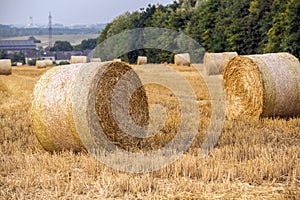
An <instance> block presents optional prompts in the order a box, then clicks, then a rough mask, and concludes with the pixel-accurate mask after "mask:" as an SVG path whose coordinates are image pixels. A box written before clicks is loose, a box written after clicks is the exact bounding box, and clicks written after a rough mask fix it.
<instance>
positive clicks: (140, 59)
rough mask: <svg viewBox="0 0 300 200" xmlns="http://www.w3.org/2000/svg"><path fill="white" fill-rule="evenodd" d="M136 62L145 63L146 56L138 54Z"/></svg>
mask: <svg viewBox="0 0 300 200" xmlns="http://www.w3.org/2000/svg"><path fill="white" fill-rule="evenodd" d="M137 64H138V65H144V64H147V57H146V56H138V58H137Z"/></svg>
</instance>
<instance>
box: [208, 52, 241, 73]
mask: <svg viewBox="0 0 300 200" xmlns="http://www.w3.org/2000/svg"><path fill="white" fill-rule="evenodd" d="M237 55H238V54H237V52H224V53H205V55H204V72H205V74H206V75H207V76H209V75H219V74H222V73H223V71H224V68H225V66H226V65H227V63H228V62H229V61H230V60H231V59H232V58H234V57H236V56H237Z"/></svg>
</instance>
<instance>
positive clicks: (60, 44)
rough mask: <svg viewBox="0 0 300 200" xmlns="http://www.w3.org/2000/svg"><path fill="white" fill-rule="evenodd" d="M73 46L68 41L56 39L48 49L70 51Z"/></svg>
mask: <svg viewBox="0 0 300 200" xmlns="http://www.w3.org/2000/svg"><path fill="white" fill-rule="evenodd" d="M72 50H73V47H72V45H71V44H70V42H68V41H56V42H55V43H54V45H53V47H52V48H51V49H50V51H72Z"/></svg>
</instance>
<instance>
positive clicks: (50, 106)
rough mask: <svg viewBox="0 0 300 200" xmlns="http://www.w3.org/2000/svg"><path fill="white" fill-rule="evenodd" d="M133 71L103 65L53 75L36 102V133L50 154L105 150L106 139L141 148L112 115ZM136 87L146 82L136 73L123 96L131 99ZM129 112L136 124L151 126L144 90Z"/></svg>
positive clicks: (43, 81) (39, 87)
mask: <svg viewBox="0 0 300 200" xmlns="http://www.w3.org/2000/svg"><path fill="white" fill-rule="evenodd" d="M129 70H132V68H131V67H130V66H128V65H126V64H125V63H122V62H103V63H87V64H76V65H72V66H71V65H66V66H60V67H56V68H53V69H51V70H49V71H47V72H46V73H45V74H44V75H43V76H42V77H41V78H40V80H39V81H38V82H37V84H36V86H35V89H34V99H33V102H32V125H33V130H34V133H35V135H36V137H37V138H38V140H39V141H40V143H41V144H42V146H43V147H44V148H45V149H46V150H48V151H55V150H58V151H59V150H73V151H76V152H77V151H81V150H83V149H84V148H85V147H86V148H89V147H93V146H94V144H95V142H96V143H97V145H100V146H101V145H105V144H104V143H103V142H102V141H103V140H104V139H103V138H106V137H107V138H108V139H109V140H110V141H111V142H112V143H114V144H116V145H120V146H122V145H123V146H122V147H124V148H126V147H127V146H130V145H131V144H132V145H133V146H135V145H137V144H138V143H139V139H136V140H135V137H131V136H130V135H128V134H125V133H124V132H123V131H122V130H121V129H120V128H119V126H118V125H117V122H116V121H115V120H114V118H113V112H112V110H111V109H112V108H111V98H112V95H113V92H114V88H115V85H116V84H117V82H118V80H119V79H120V78H121V77H122V76H123V75H124V74H125V73H126V72H128V71H129ZM136 85H138V86H139V85H141V83H140V79H139V77H138V76H137V75H136V74H133V77H131V78H130V80H126V83H125V84H124V86H122V87H124V90H122V91H124V92H125V94H126V91H127V89H128V88H130V87H134V86H136ZM126 113H127V112H126ZM129 113H130V116H131V117H132V119H133V120H134V121H135V122H136V124H139V125H140V126H143V125H146V124H147V123H148V120H149V113H148V101H147V96H146V93H145V90H144V88H143V87H140V88H139V89H138V90H136V92H134V94H133V95H132V96H131V98H130V105H129ZM117 114H120V115H122V113H117ZM99 130H103V132H104V133H105V135H103V134H102V133H100V132H99ZM83 144H84V145H83Z"/></svg>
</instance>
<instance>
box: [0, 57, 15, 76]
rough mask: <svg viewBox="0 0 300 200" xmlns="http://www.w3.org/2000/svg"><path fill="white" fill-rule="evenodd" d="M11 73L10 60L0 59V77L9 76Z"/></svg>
mask: <svg viewBox="0 0 300 200" xmlns="http://www.w3.org/2000/svg"><path fill="white" fill-rule="evenodd" d="M11 73H12V69H11V60H10V59H0V75H10V74H11Z"/></svg>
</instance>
